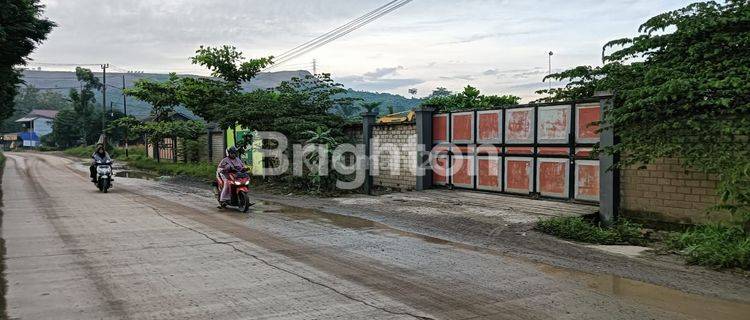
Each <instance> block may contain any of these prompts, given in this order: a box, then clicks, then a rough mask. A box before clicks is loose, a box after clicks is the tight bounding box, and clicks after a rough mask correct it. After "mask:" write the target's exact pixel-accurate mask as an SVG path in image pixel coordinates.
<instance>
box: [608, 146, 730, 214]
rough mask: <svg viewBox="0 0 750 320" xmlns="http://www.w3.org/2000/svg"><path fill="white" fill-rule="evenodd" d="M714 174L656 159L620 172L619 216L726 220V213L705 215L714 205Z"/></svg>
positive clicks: (717, 199)
mask: <svg viewBox="0 0 750 320" xmlns="http://www.w3.org/2000/svg"><path fill="white" fill-rule="evenodd" d="M718 180H719V178H718V176H717V175H709V174H705V173H702V172H699V171H697V170H693V169H685V168H684V167H683V166H682V165H681V164H680V161H679V160H678V159H674V158H666V159H658V160H657V161H655V163H653V164H650V165H647V166H646V167H645V168H642V169H639V167H638V166H635V167H631V168H625V169H621V170H620V208H621V211H622V212H623V215H624V216H626V217H628V216H630V217H635V218H639V219H646V220H655V221H666V222H676V223H691V224H694V223H704V222H709V221H721V220H726V219H727V218H728V216H727V215H726V214H720V213H711V214H707V213H706V212H707V211H706V209H708V208H709V207H711V206H713V205H716V204H717V203H718V202H719V197H718V196H717V195H716V186H717V183H718Z"/></svg>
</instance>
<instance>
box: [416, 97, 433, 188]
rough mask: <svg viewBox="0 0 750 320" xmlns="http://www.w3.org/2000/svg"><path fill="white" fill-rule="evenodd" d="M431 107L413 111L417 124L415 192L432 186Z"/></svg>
mask: <svg viewBox="0 0 750 320" xmlns="http://www.w3.org/2000/svg"><path fill="white" fill-rule="evenodd" d="M433 113H435V108H433V107H420V108H417V110H415V120H416V122H417V172H416V173H415V175H416V178H417V183H416V186H415V190H417V191H421V190H424V189H427V188H430V187H431V186H432V167H431V166H430V165H431V164H430V163H429V161H430V151H431V150H432V115H433Z"/></svg>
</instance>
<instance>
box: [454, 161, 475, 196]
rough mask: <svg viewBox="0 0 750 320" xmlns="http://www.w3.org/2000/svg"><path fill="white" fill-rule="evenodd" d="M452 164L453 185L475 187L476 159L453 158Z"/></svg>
mask: <svg viewBox="0 0 750 320" xmlns="http://www.w3.org/2000/svg"><path fill="white" fill-rule="evenodd" d="M451 159H452V163H451V170H450V172H451V181H452V183H453V185H455V186H458V187H464V188H473V187H474V157H473V156H453V157H452V158H451Z"/></svg>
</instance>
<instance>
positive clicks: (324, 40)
mask: <svg viewBox="0 0 750 320" xmlns="http://www.w3.org/2000/svg"><path fill="white" fill-rule="evenodd" d="M409 2H411V0H406V1H402V2H399V3H396V4H395V5H393V6H391V7H389V8H387V9H385V10H382V11H380V12H377V13H374V12H371V13H368V14H366V15H364V16H363V17H360V18H359V19H357V20H360V19H363V20H361V21H360V22H358V23H355V24H352V25H351V26H350V27H348V28H345V29H342V30H340V31H337V32H329V33H328V34H326V35H325V36H324V37H321V39H320V40H318V41H316V42H314V43H310V44H309V45H307V46H305V47H304V48H302V49H300V50H297V51H296V52H294V53H291V54H289V55H286V56H284V57H283V58H282V59H280V60H279V61H278V62H277V64H276V65H281V64H284V63H285V62H287V61H290V60H292V59H294V58H297V57H299V56H301V55H304V54H306V53H308V52H310V51H312V50H315V49H317V48H319V47H321V46H324V45H326V44H328V43H330V42H331V41H334V40H336V39H338V38H341V37H343V36H345V35H347V34H349V33H351V32H353V31H355V30H357V29H359V28H361V27H363V26H365V25H367V24H369V23H370V22H372V21H375V20H377V19H378V18H380V17H382V16H384V15H386V14H388V13H390V12H392V11H394V10H396V9H398V8H400V7H402V6H404V5H406V4H407V3H409ZM392 3H393V1H392V2H390V3H389V4H387V5H386V6H388V5H390V4H392ZM376 11H377V10H376ZM273 66H274V65H272V66H271V68H273Z"/></svg>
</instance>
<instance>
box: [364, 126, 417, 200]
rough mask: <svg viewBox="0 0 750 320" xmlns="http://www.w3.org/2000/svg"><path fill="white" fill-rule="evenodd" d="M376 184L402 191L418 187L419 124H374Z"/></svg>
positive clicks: (373, 159)
mask: <svg viewBox="0 0 750 320" xmlns="http://www.w3.org/2000/svg"><path fill="white" fill-rule="evenodd" d="M372 138H373V145H374V149H373V153H372V155H373V158H372V165H373V175H375V177H374V178H373V183H374V184H375V185H376V186H381V187H387V188H393V189H398V190H413V189H414V188H415V187H416V183H417V179H416V176H415V171H416V166H417V154H416V150H417V127H416V124H414V123H401V124H389V125H384V124H381V125H376V126H374V127H373V132H372Z"/></svg>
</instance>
